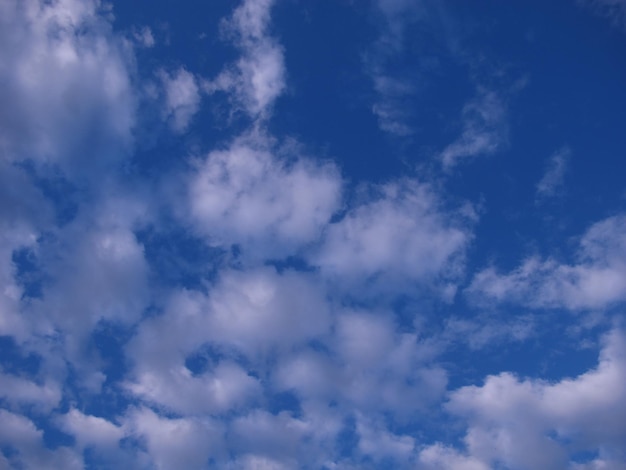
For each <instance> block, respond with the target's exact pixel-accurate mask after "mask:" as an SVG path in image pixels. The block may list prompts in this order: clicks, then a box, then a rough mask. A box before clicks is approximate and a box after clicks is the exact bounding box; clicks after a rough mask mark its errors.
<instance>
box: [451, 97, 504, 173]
mask: <svg viewBox="0 0 626 470" xmlns="http://www.w3.org/2000/svg"><path fill="white" fill-rule="evenodd" d="M506 119H507V110H506V106H505V103H504V101H503V99H502V97H501V96H499V95H498V93H496V92H494V91H490V90H487V89H482V88H481V89H479V92H478V95H477V96H476V97H475V98H474V99H472V100H471V101H469V102H468V103H467V104H466V105H465V106H464V107H463V115H462V120H463V124H462V126H463V130H462V132H461V135H460V136H459V138H458V139H457V140H455V141H454V142H453V143H451V144H450V145H448V146H447V147H446V148H445V149H444V150H443V151H442V152H441V154H440V155H439V158H440V159H441V163H442V164H443V167H444V168H446V169H450V168H452V167H453V166H456V165H458V164H459V162H461V161H463V160H466V159H468V158H472V157H477V156H481V155H491V154H493V153H495V152H497V151H498V150H500V149H501V148H502V147H503V146H504V145H505V144H506V142H507V139H508V136H507V134H508V129H507V127H508V126H507V122H506Z"/></svg>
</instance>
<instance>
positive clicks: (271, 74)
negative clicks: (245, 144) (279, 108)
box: [204, 0, 285, 119]
mask: <svg viewBox="0 0 626 470" xmlns="http://www.w3.org/2000/svg"><path fill="white" fill-rule="evenodd" d="M273 3H274V2H273V0H245V1H244V2H243V3H242V4H241V5H240V6H239V7H238V8H237V9H236V10H235V11H234V13H233V15H232V18H231V19H230V21H227V22H226V23H225V29H226V31H227V32H228V34H229V35H230V36H231V38H232V39H233V41H234V44H235V45H236V46H237V47H238V48H239V49H240V50H241V51H242V57H241V58H240V59H239V60H238V61H237V62H236V63H235V64H234V65H233V66H231V67H227V68H226V69H225V70H224V71H223V72H222V73H221V74H220V75H219V76H218V77H216V78H215V79H214V80H212V81H207V82H205V83H204V90H205V91H206V92H207V93H213V92H215V91H226V92H228V93H231V95H232V97H233V100H234V104H235V105H236V106H238V107H240V108H242V109H243V110H244V111H245V112H246V113H247V114H248V115H249V116H250V117H252V118H255V119H256V118H261V119H263V118H265V117H267V116H268V115H269V113H270V112H271V108H272V105H273V103H274V101H275V100H276V98H278V96H280V94H281V93H282V92H283V90H284V89H285V65H284V57H283V49H282V47H281V46H280V45H279V44H278V43H277V41H276V40H275V39H274V38H273V37H272V36H271V35H270V34H269V32H268V29H269V24H270V19H271V17H270V10H271V8H272V6H273Z"/></svg>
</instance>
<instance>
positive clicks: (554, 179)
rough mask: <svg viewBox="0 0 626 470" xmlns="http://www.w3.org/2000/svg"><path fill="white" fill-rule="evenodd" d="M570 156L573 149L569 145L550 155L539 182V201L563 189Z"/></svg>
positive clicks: (537, 192) (537, 196) (537, 195)
mask: <svg viewBox="0 0 626 470" xmlns="http://www.w3.org/2000/svg"><path fill="white" fill-rule="evenodd" d="M570 156H571V151H570V149H569V148H567V147H564V148H562V149H560V150H559V151H557V152H555V153H554V154H552V155H551V156H550V158H549V159H548V163H547V165H546V172H545V173H544V175H543V176H542V177H541V179H540V180H539V182H538V183H537V191H536V198H537V201H541V200H544V199H546V198H550V197H553V196H556V195H558V194H559V192H560V191H561V190H562V188H563V180H564V178H565V173H566V171H567V165H568V162H569V159H570Z"/></svg>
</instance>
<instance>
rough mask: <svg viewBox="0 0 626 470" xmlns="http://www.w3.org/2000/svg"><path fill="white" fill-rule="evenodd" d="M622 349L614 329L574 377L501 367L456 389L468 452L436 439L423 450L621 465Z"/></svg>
mask: <svg viewBox="0 0 626 470" xmlns="http://www.w3.org/2000/svg"><path fill="white" fill-rule="evenodd" d="M625 352H626V336H625V335H624V332H623V331H621V330H614V331H613V332H612V333H611V334H610V335H609V336H608V337H607V338H605V344H604V347H603V349H602V351H601V354H600V360H599V363H598V365H597V367H595V368H594V369H592V370H590V371H588V372H585V373H583V374H581V375H579V376H577V377H574V378H564V379H561V380H559V381H556V382H553V383H552V382H547V381H541V380H535V379H520V378H518V377H516V376H514V375H512V374H509V373H502V374H499V375H494V376H489V377H487V379H486V380H485V382H484V384H483V385H481V386H475V385H473V386H467V387H462V388H460V389H458V390H456V391H454V392H453V393H452V394H451V396H450V401H449V402H448V404H447V408H448V410H449V411H450V412H451V413H452V414H454V415H456V416H459V417H460V418H461V419H463V420H465V422H466V423H467V431H466V434H465V437H464V439H463V440H464V443H465V446H466V451H467V453H468V455H463V454H458V455H457V453H456V451H454V450H453V449H443V448H441V447H440V446H437V447H435V448H434V450H433V448H428V449H425V450H423V451H422V454H421V455H422V458H426V459H427V460H434V461H436V460H439V461H445V460H444V459H450V460H452V461H454V460H457V459H461V458H462V459H466V460H467V461H468V462H469V461H473V462H475V463H473V465H474V467H475V468H493V466H498V465H503V466H505V467H506V468H546V469H561V468H615V469H619V468H623V464H624V461H625V460H624V458H625V457H626V455H625V454H624V448H623V443H624V439H626V426H625V425H624V422H626V420H625V419H624V418H625V416H626V407H625V406H624V401H623V399H622V398H623V396H624V393H625V390H624V383H626V382H625V380H624V378H625V374H626V355H625ZM577 455H579V456H580V455H588V456H590V457H581V458H577V457H576V456H577ZM468 468H469V467H468Z"/></svg>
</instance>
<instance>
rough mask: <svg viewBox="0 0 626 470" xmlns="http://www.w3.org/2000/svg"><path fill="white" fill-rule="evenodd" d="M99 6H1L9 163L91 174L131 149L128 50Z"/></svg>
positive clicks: (2, 134)
mask: <svg viewBox="0 0 626 470" xmlns="http://www.w3.org/2000/svg"><path fill="white" fill-rule="evenodd" d="M98 6H99V3H98V2H95V1H89V0H87V1H78V0H57V1H52V2H49V1H40V0H25V1H18V0H7V1H3V2H2V6H1V7H0V8H1V13H0V55H1V56H2V57H3V60H2V64H1V65H0V82H2V84H3V85H2V87H1V88H0V101H1V102H2V103H3V106H2V110H0V145H1V146H2V148H3V152H4V153H5V155H6V156H7V157H8V158H9V160H11V161H25V160H32V161H35V162H38V163H52V164H58V165H60V166H61V167H62V168H63V170H64V171H65V172H66V173H68V174H71V175H77V174H80V175H83V176H84V175H86V174H89V175H92V176H93V175H98V176H99V177H100V176H101V173H100V171H101V169H102V168H103V167H104V166H106V165H108V164H109V163H110V162H112V161H119V160H120V159H121V158H123V157H124V156H125V155H126V152H127V151H128V150H129V148H130V145H131V143H132V136H131V129H132V127H133V125H134V120H135V115H134V114H135V104H134V103H135V99H134V94H133V91H132V88H131V84H130V78H129V67H130V66H129V64H130V63H131V62H132V60H131V58H130V51H129V50H128V49H127V48H126V46H125V44H124V42H123V41H122V40H121V39H118V38H116V37H115V36H113V33H112V31H111V27H110V24H109V22H108V21H107V20H105V19H103V17H102V16H101V15H99V14H98Z"/></svg>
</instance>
